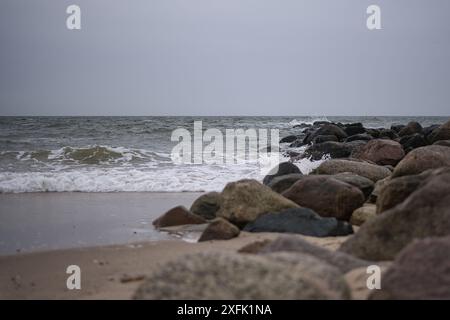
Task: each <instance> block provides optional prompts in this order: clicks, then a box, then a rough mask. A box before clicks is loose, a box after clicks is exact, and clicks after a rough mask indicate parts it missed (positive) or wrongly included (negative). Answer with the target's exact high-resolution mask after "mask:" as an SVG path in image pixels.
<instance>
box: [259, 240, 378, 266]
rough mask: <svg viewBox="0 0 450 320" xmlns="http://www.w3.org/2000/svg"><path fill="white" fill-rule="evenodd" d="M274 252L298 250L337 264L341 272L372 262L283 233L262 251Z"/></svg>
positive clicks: (334, 264)
mask: <svg viewBox="0 0 450 320" xmlns="http://www.w3.org/2000/svg"><path fill="white" fill-rule="evenodd" d="M273 252H298V253H302V254H308V255H312V256H314V257H316V258H318V259H320V260H324V261H326V262H327V263H329V264H330V265H333V266H335V267H336V268H338V269H339V270H341V272H344V273H345V272H348V271H350V270H352V269H356V268H360V267H365V266H368V265H369V264H371V263H370V262H368V261H364V260H361V259H358V258H355V257H353V256H351V255H349V254H346V253H344V252H340V251H336V252H335V251H331V250H328V249H325V248H322V247H319V246H316V245H314V244H311V243H309V242H308V241H306V240H304V239H302V238H300V237H298V236H293V235H292V236H288V235H283V236H280V237H279V238H278V239H276V240H274V241H272V242H270V243H269V244H267V245H265V246H264V247H263V248H262V249H261V251H260V253H263V254H264V253H273Z"/></svg>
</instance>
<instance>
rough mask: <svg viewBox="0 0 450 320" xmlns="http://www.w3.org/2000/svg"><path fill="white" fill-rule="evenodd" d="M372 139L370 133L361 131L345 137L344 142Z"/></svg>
mask: <svg viewBox="0 0 450 320" xmlns="http://www.w3.org/2000/svg"><path fill="white" fill-rule="evenodd" d="M372 139H373V137H372V136H371V135H370V134H367V133H361V134H355V135H352V136H350V137H348V138H347V139H345V142H352V141H357V140H361V141H370V140H372Z"/></svg>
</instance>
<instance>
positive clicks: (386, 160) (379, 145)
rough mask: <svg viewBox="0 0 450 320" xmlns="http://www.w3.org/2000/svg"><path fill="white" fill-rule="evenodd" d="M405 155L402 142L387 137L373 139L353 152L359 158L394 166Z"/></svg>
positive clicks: (353, 155)
mask: <svg viewBox="0 0 450 320" xmlns="http://www.w3.org/2000/svg"><path fill="white" fill-rule="evenodd" d="M404 156H405V152H404V151H403V147H402V146H401V144H400V143H398V142H395V141H392V140H385V139H375V140H371V141H369V142H367V144H365V145H364V146H363V147H361V148H358V149H356V150H354V151H353V153H352V157H354V158H357V159H361V160H369V161H372V162H374V163H376V164H379V165H394V166H395V165H396V164H397V163H398V162H399V161H400V160H401V159H402V158H403V157H404Z"/></svg>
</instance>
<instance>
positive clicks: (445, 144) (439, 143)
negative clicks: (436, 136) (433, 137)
mask: <svg viewBox="0 0 450 320" xmlns="http://www.w3.org/2000/svg"><path fill="white" fill-rule="evenodd" d="M433 145H436V146H443V147H450V140H438V141H436V142H435V143H433Z"/></svg>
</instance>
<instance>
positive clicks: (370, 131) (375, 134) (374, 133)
mask: <svg viewBox="0 0 450 320" xmlns="http://www.w3.org/2000/svg"><path fill="white" fill-rule="evenodd" d="M380 130H381V129H380ZM380 130H378V129H373V128H369V129H366V132H367V133H368V134H370V135H371V136H372V137H374V138H375V139H378V138H379V137H380Z"/></svg>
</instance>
